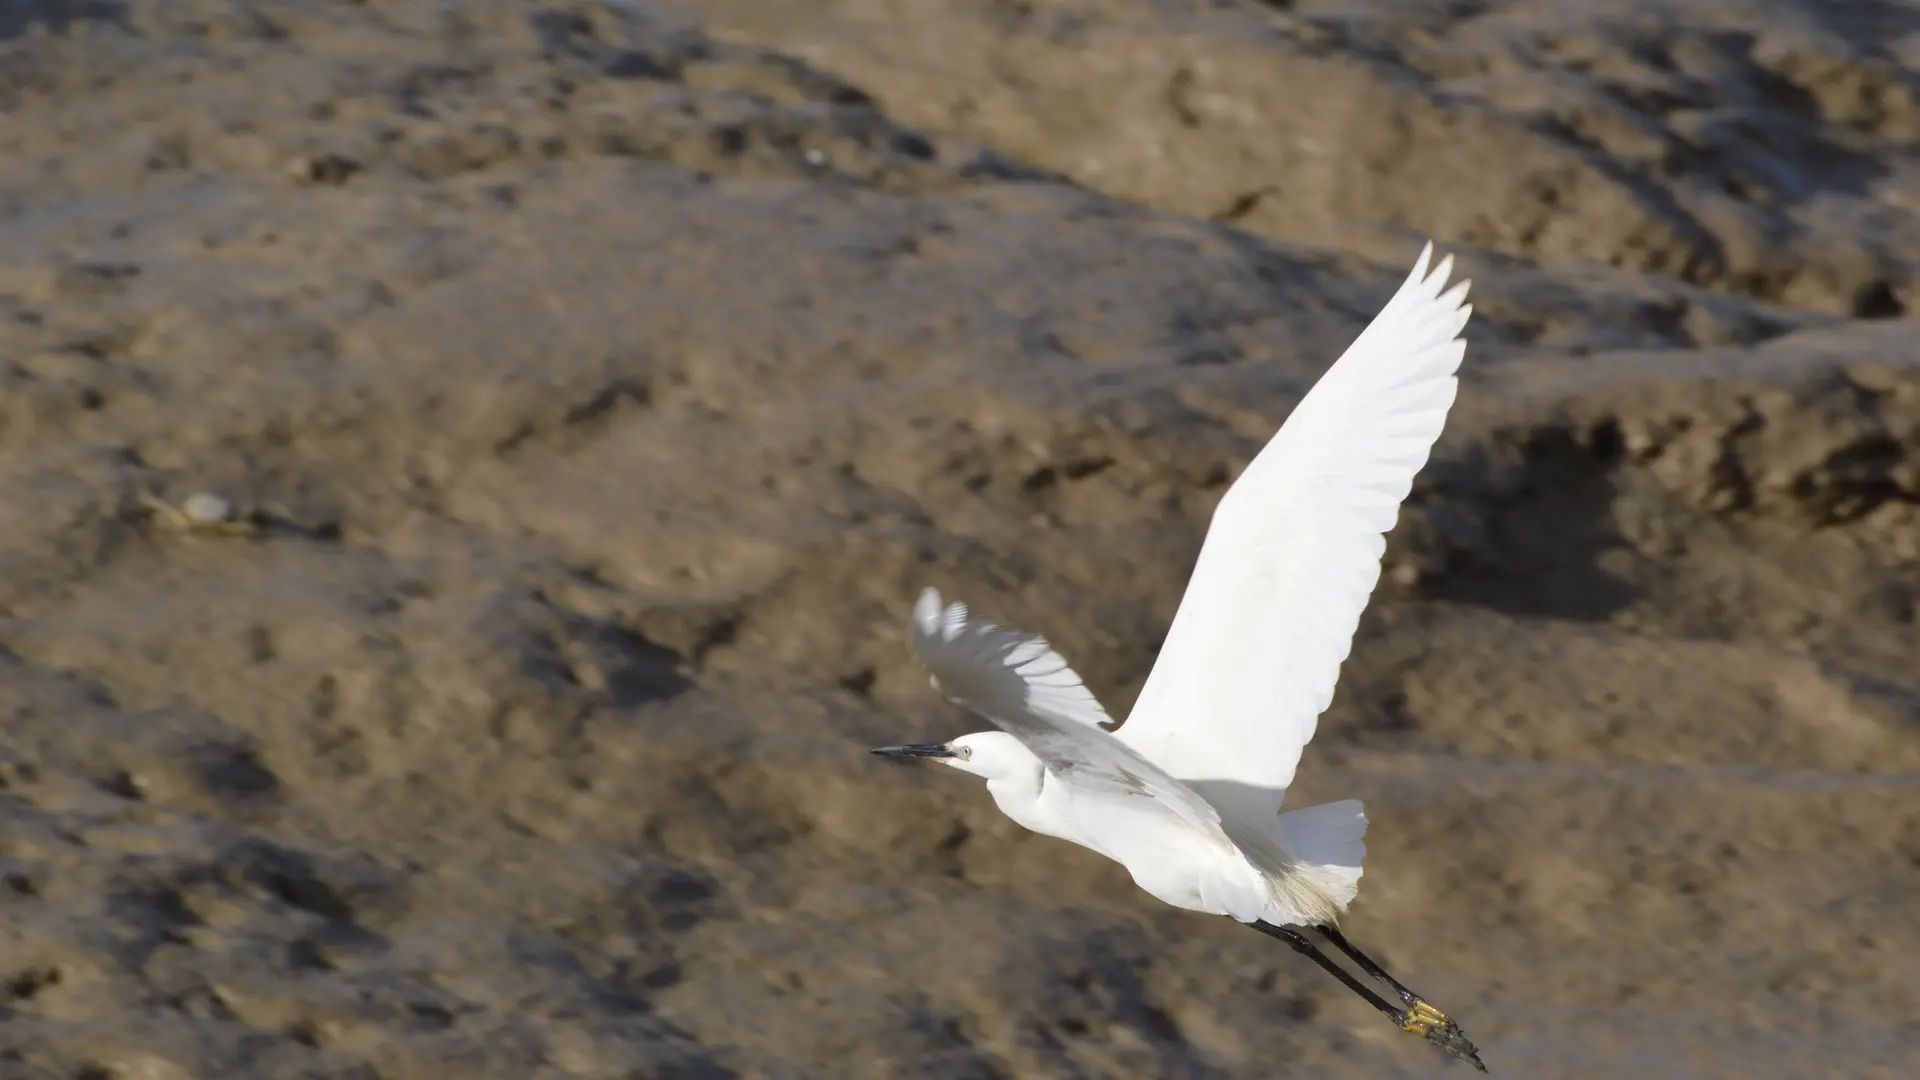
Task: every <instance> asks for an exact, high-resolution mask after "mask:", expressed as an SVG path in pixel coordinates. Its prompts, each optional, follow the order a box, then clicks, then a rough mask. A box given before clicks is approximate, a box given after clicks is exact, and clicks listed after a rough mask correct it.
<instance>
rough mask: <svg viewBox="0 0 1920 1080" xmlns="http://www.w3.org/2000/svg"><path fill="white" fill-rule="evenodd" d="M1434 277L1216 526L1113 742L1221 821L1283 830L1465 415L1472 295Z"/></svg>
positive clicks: (1325, 391)
mask: <svg viewBox="0 0 1920 1080" xmlns="http://www.w3.org/2000/svg"><path fill="white" fill-rule="evenodd" d="M1432 255H1433V245H1432V244H1428V245H1427V247H1426V249H1425V250H1423V251H1422V252H1421V253H1420V261H1419V262H1418V263H1416V264H1415V265H1414V268H1413V272H1412V273H1411V274H1410V275H1408V277H1407V280H1406V282H1405V283H1404V284H1402V285H1401V286H1400V290H1399V291H1398V292H1397V293H1395V294H1394V296H1393V298H1392V299H1391V300H1389V301H1388V302H1387V306H1386V307H1385V308H1384V309H1382V310H1381V312H1380V314H1379V315H1378V316H1376V317H1375V318H1374V320H1373V322H1372V323H1371V324H1370V325H1369V326H1368V327H1367V328H1366V330H1365V331H1363V332H1362V333H1361V335H1360V337H1359V338H1358V340H1356V341H1355V342H1354V343H1353V345H1352V346H1351V347H1349V348H1348V349H1347V351H1346V353H1345V354H1343V355H1342V356H1341V357H1340V359H1339V360H1338V361H1336V362H1335V363H1334V365H1333V367H1332V368H1330V369H1329V370H1328V371H1327V373H1326V375H1325V376H1323V377H1322V378H1321V379H1320V381H1319V382H1318V383H1317V384H1315V386H1314V387H1313V389H1312V390H1311V391H1309V392H1308V393H1307V396H1306V397H1305V398H1304V399H1303V400H1302V401H1301V402H1300V404H1299V406H1298V407H1296V408H1295V409H1294V410H1293V415H1291V416H1290V417H1288V418H1287V421H1286V423H1285V424H1284V425H1283V426H1282V427H1281V428H1280V431H1279V433H1278V434H1276V435H1275V436H1274V437H1273V440H1272V441H1271V442H1269V443H1268V444H1267V446H1266V447H1265V449H1263V450H1261V451H1260V453H1259V454H1258V455H1257V456H1255V458H1254V459H1253V461H1252V463H1251V464H1249V465H1248V466H1247V469H1246V471H1245V472H1244V473H1242V474H1241V475H1240V477H1239V479H1237V480H1236V481H1234V483H1233V486H1232V487H1231V488H1229V489H1228V491H1227V493H1226V495H1225V496H1223V497H1222V498H1221V500H1220V503H1219V506H1218V507H1216V508H1215V510H1214V513H1213V522H1212V525H1211V526H1210V527H1209V529H1208V532H1207V538H1206V541H1205V542H1204V543H1203V544H1202V545H1201V550H1200V557H1199V561H1198V562H1197V563H1196V565H1195V566H1194V570H1193V577H1192V578H1191V580H1190V581H1189V582H1188V584H1187V592H1186V595H1185V596H1184V597H1183V598H1182V599H1181V601H1180V608H1179V611H1178V612H1176V613H1175V615H1174V619H1173V626H1172V628H1171V629H1170V630H1169V632H1168V634H1167V640H1166V644H1165V645H1164V646H1162V648H1161V650H1160V656H1159V659H1158V660H1157V661H1156V662H1155V664H1154V667H1153V670H1152V672H1151V673H1150V674H1149V675H1148V677H1147V682H1146V685H1145V686H1144V687H1143V688H1142V689H1141V691H1140V697H1139V700H1138V701H1137V702H1136V703H1135V705H1134V708H1133V713H1132V714H1131V716H1129V717H1128V719H1127V721H1126V723H1125V724H1124V725H1123V726H1121V728H1120V729H1119V730H1118V731H1117V732H1116V733H1115V735H1116V737H1117V738H1119V739H1120V740H1121V741H1123V742H1126V743H1127V744H1129V745H1131V746H1132V747H1133V748H1135V749H1136V750H1138V751H1140V753H1141V754H1142V755H1144V756H1146V757H1148V758H1150V759H1152V760H1153V762H1154V763H1155V764H1157V765H1159V766H1160V767H1161V768H1163V769H1165V770H1166V771H1167V772H1168V773H1171V774H1172V775H1174V776H1176V777H1179V778H1180V779H1181V780H1183V781H1186V782H1187V783H1189V784H1192V785H1193V787H1194V788H1195V789H1197V790H1198V791H1199V792H1200V793H1201V794H1202V795H1204V796H1205V797H1206V798H1207V799H1208V800H1209V801H1210V802H1212V803H1213V804H1214V805H1215V806H1218V807H1219V808H1220V809H1221V810H1222V811H1223V812H1225V813H1228V814H1232V815H1234V816H1236V817H1239V816H1240V815H1242V814H1245V815H1248V817H1247V820H1259V819H1260V817H1262V816H1264V817H1269V818H1270V817H1271V815H1272V814H1274V813H1275V812H1277V811H1278V810H1279V809H1280V803H1281V800H1282V798H1283V797H1284V796H1285V794H1286V788H1287V785H1289V784H1291V783H1292V782H1293V770H1294V765H1295V764H1296V763H1297V762H1298V761H1299V759H1300V750H1301V748H1302V747H1304V746H1305V745H1306V744H1307V741H1308V740H1310V739H1312V738H1313V731H1314V726H1315V724H1316V723H1317V722H1318V720H1319V716H1320V713H1321V712H1322V711H1324V710H1325V709H1326V707H1327V705H1328V703H1329V702H1331V701H1332V700H1333V688H1334V684H1335V683H1336V682H1337V681H1338V679H1339V677H1340V665H1341V663H1342V662H1344V661H1345V660H1346V658H1347V653H1348V651H1349V650H1350V649H1351V648H1352V645H1353V634H1354V631H1355V629H1356V628H1357V627H1358V626H1359V622H1360V613H1361V612H1362V611H1363V610H1365V608H1366V606H1367V600H1368V598H1369V597H1370V596H1371V595H1372V594H1373V589H1374V586H1375V585H1376V584H1377V583H1378V581H1379V578H1380V556H1381V554H1382V553H1383V552H1384V551H1385V550H1386V540H1385V536H1384V534H1385V533H1386V532H1387V531H1388V530H1389V529H1391V528H1392V527H1393V525H1394V522H1395V520H1396V519H1397V517H1398V515H1399V510H1400V503H1401V502H1402V501H1403V500H1404V499H1405V498H1406V497H1407V492H1408V491H1409V490H1410V489H1411V487H1412V484H1413V477H1414V474H1415V473H1417V472H1419V471H1420V468H1421V466H1423V465H1425V464H1426V461H1427V455H1428V453H1429V452H1430V451H1431V449H1432V447H1433V443H1434V441H1435V440H1436V439H1438V438H1439V436H1440V430H1441V427H1442V426H1443V425H1444V424H1445V423H1446V418H1447V410H1448V409H1449V408H1450V407H1451V406H1452V405H1453V399H1454V391H1455V388H1456V379H1455V374H1454V373H1455V372H1456V371H1457V370H1458V369H1459V367H1460V361H1461V358H1462V357H1463V356H1464V355H1465V351H1466V343H1465V342H1463V341H1461V340H1460V338H1459V334H1460V330H1461V328H1462V327H1464V326H1465V325H1466V322H1467V317H1468V315H1469V313H1470V312H1471V311H1472V308H1471V307H1469V306H1467V305H1466V304H1465V303H1464V301H1465V298H1466V292H1467V283H1466V282H1461V283H1460V284H1459V285H1457V286H1455V287H1454V288H1453V289H1451V290H1449V291H1447V292H1446V293H1445V294H1444V295H1442V294H1441V291H1440V290H1441V289H1442V288H1444V287H1445V286H1446V281H1447V276H1448V274H1449V273H1450V271H1451V270H1452V264H1453V260H1452V258H1451V257H1448V258H1447V259H1444V260H1442V261H1441V263H1440V265H1439V266H1438V267H1437V268H1435V270H1434V273H1433V274H1432V275H1431V276H1428V274H1427V266H1428V262H1429V260H1430V259H1431V258H1432Z"/></svg>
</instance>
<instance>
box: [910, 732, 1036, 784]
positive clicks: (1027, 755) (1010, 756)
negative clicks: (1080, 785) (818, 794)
mask: <svg viewBox="0 0 1920 1080" xmlns="http://www.w3.org/2000/svg"><path fill="white" fill-rule="evenodd" d="M872 752H873V753H876V754H880V755H883V756H885V757H897V758H932V759H933V760H935V761H938V762H940V763H941V764H943V765H951V766H953V767H954V768H956V769H959V770H960V771H961V772H964V773H972V774H973V775H975V776H983V777H986V778H987V779H988V780H993V779H997V778H999V777H1003V776H1012V775H1014V774H1016V773H1018V772H1020V771H1021V770H1029V769H1037V768H1039V766H1040V760H1039V759H1038V758H1036V757H1034V756H1033V754H1032V752H1031V751H1029V750H1028V749H1027V748H1026V747H1025V746H1024V745H1022V744H1021V742H1020V740H1019V739H1016V738H1014V737H1013V736H1011V735H1008V734H1007V733H1006V732H1004V731H976V732H974V733H973V734H971V735H962V736H960V737H959V738H957V739H955V740H953V741H952V742H948V743H910V744H908V745H905V746H876V747H874V748H873V751H872Z"/></svg>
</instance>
